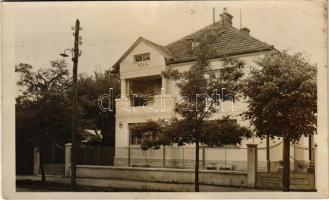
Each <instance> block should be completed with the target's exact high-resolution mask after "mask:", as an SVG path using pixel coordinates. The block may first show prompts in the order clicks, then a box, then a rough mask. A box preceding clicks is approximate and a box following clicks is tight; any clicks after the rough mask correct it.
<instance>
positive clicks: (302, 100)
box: [242, 50, 317, 191]
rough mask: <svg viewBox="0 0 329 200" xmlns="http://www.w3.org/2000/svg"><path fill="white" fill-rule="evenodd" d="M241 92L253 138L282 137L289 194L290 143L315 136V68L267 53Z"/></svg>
mask: <svg viewBox="0 0 329 200" xmlns="http://www.w3.org/2000/svg"><path fill="white" fill-rule="evenodd" d="M256 64H258V65H259V66H260V67H255V68H254V69H252V70H251V74H250V76H249V77H248V78H247V79H246V80H245V84H244V87H243V89H242V91H243V94H244V96H245V97H246V99H247V102H248V104H249V105H248V111H247V112H245V113H244V117H245V118H246V119H249V120H250V121H251V124H252V125H253V126H254V128H255V131H256V134H257V136H259V137H265V136H267V135H269V136H270V137H282V138H283V143H284V154H283V165H284V167H283V178H282V180H283V190H284V191H289V180H290V178H289V177H290V158H289V157H290V150H289V149H290V142H292V143H295V142H297V141H298V140H299V139H300V137H301V136H308V135H313V134H315V133H316V121H317V116H316V112H317V89H316V88H317V87H316V73H317V70H316V66H314V65H311V64H309V62H308V61H307V60H306V59H305V58H304V57H303V56H302V54H300V53H296V54H293V55H289V54H288V52H287V51H286V50H285V51H282V52H271V53H268V54H267V55H266V56H265V57H264V58H262V59H259V60H257V62H256Z"/></svg>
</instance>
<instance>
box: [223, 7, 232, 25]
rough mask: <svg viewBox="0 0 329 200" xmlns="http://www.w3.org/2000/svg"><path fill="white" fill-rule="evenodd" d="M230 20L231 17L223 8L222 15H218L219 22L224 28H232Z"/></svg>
mask: <svg viewBox="0 0 329 200" xmlns="http://www.w3.org/2000/svg"><path fill="white" fill-rule="evenodd" d="M232 18H233V16H232V15H231V14H229V13H228V12H227V8H224V10H223V13H222V14H220V22H221V23H222V24H223V25H225V26H226V25H230V26H232Z"/></svg>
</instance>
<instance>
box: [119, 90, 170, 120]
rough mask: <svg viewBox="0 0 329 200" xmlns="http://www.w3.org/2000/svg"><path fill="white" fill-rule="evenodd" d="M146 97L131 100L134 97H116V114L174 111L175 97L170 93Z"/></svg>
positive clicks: (158, 113)
mask: <svg viewBox="0 0 329 200" xmlns="http://www.w3.org/2000/svg"><path fill="white" fill-rule="evenodd" d="M145 98H147V99H143V100H140V99H138V102H132V100H134V101H135V98H134V99H130V98H127V97H124V98H120V99H116V113H117V115H119V116H120V115H134V114H142V115H147V114H155V115H161V113H167V114H168V113H171V112H173V111H174V108H175V103H176V97H175V96H173V95H170V94H164V95H154V96H147V97H145Z"/></svg>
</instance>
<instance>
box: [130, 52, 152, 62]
mask: <svg viewBox="0 0 329 200" xmlns="http://www.w3.org/2000/svg"><path fill="white" fill-rule="evenodd" d="M134 59H135V62H141V61H146V60H150V53H142V54H138V55H134Z"/></svg>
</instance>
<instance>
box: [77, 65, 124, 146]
mask: <svg viewBox="0 0 329 200" xmlns="http://www.w3.org/2000/svg"><path fill="white" fill-rule="evenodd" d="M110 88H112V89H113V90H112V91H110ZM110 92H111V94H109V93H110ZM119 93H120V82H119V80H118V78H116V77H115V76H114V75H113V74H111V73H110V72H109V71H106V72H105V73H96V72H95V74H94V76H88V75H86V74H81V75H80V76H79V80H78V94H79V101H78V102H79V115H80V117H79V118H80V127H81V129H92V130H95V131H96V130H100V131H101V135H102V140H101V145H104V146H114V141H115V102H113V101H114V100H115V98H116V96H117V95H118V94H119ZM102 95H107V96H106V98H104V99H103V101H102V103H103V106H104V107H106V108H110V107H109V106H112V107H111V110H109V109H108V110H103V111H102V110H101V109H100V108H99V98H100V97H101V96H102ZM112 97H113V98H112ZM108 100H110V101H112V102H110V104H111V105H110V104H109V101H108ZM81 131H83V130H81Z"/></svg>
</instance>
